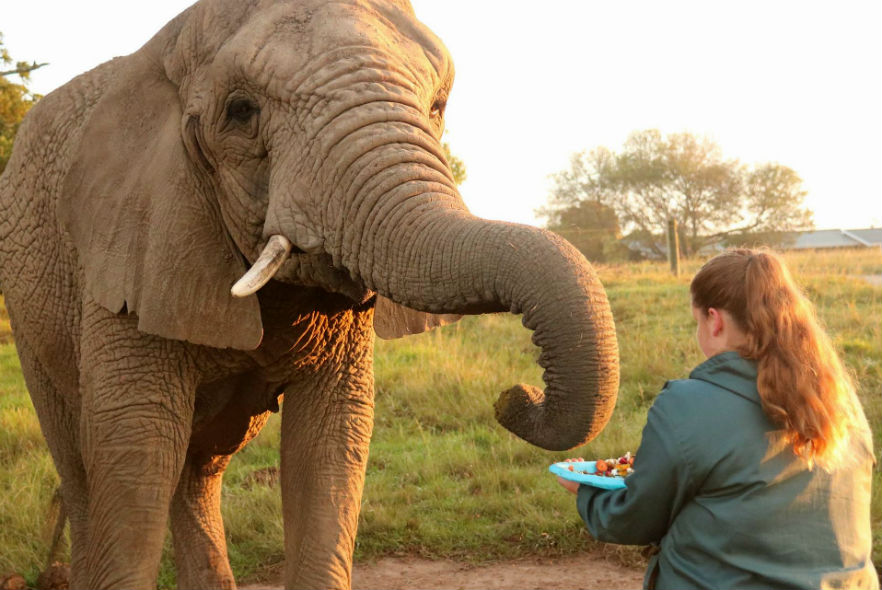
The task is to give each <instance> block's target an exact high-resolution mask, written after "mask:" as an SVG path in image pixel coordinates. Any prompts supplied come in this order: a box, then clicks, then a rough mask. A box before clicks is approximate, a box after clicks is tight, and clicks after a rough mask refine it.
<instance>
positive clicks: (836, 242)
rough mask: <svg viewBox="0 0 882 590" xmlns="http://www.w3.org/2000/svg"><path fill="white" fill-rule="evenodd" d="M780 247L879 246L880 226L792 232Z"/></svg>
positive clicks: (789, 248)
mask: <svg viewBox="0 0 882 590" xmlns="http://www.w3.org/2000/svg"><path fill="white" fill-rule="evenodd" d="M781 248H783V249H787V250H826V249H832V248H880V249H882V228H875V227H873V228H868V229H821V230H815V231H804V232H794V233H793V234H791V239H788V240H785V241H784V243H783V244H782V245H781Z"/></svg>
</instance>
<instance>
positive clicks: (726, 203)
mask: <svg viewBox="0 0 882 590" xmlns="http://www.w3.org/2000/svg"><path fill="white" fill-rule="evenodd" d="M552 180H553V186H552V190H551V194H550V196H549V205H548V207H546V208H543V209H540V210H538V213H539V214H541V215H544V216H545V217H547V218H548V226H549V228H551V227H552V226H556V225H559V224H560V220H561V219H562V218H563V216H564V214H565V211H567V210H568V209H571V208H574V207H578V206H579V204H580V203H583V202H596V203H600V204H603V205H606V206H608V207H610V208H611V209H612V210H613V211H614V212H615V214H616V216H617V217H618V222H619V223H620V224H621V226H622V228H623V229H625V230H626V231H628V232H629V234H630V235H631V236H644V240H645V243H644V244H643V246H644V248H647V249H649V250H652V251H654V252H655V253H656V254H659V255H663V254H664V250H665V246H664V243H665V241H664V239H662V236H663V235H664V232H665V228H666V227H667V223H668V220H669V219H675V220H677V221H678V225H679V227H680V236H679V237H680V245H681V249H682V251H683V253H684V254H686V255H689V254H694V253H696V252H698V251H699V250H700V249H701V248H703V247H705V246H707V245H709V244H712V243H721V242H726V241H727V240H728V241H730V242H731V241H735V240H743V239H744V237H745V236H746V235H753V234H756V233H762V234H763V235H764V236H766V238H767V239H768V238H771V237H774V236H781V235H784V234H785V232H788V231H793V230H797V229H804V228H808V227H811V226H812V221H811V213H810V212H809V211H807V210H806V209H804V208H803V201H804V198H805V195H806V192H805V191H804V190H803V189H802V179H800V178H799V176H798V175H797V174H796V173H795V172H794V171H793V170H791V169H790V168H787V167H786V166H781V165H780V164H775V163H765V164H759V165H756V166H753V167H751V166H745V165H742V164H741V163H739V162H738V161H737V160H733V159H726V158H724V157H723V155H722V151H721V150H720V148H719V146H717V145H716V144H715V143H714V142H712V141H710V140H709V139H707V138H699V137H696V136H694V135H692V134H690V133H676V134H672V135H669V136H667V137H665V136H664V135H662V134H661V133H660V132H659V131H658V130H655V129H650V130H646V131H639V132H635V133H632V134H631V135H630V136H629V137H628V139H627V140H626V142H625V144H624V145H623V148H622V150H621V152H619V153H613V152H611V151H610V150H608V149H606V148H602V147H601V148H596V149H594V150H592V151H591V152H588V153H587V154H586V153H585V152H582V153H579V154H575V155H574V156H573V159H572V161H571V163H570V169H569V170H566V171H564V172H560V173H558V174H555V175H553V176H552ZM646 236H654V237H653V238H649V239H647V238H646Z"/></svg>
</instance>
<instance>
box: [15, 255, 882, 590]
mask: <svg viewBox="0 0 882 590" xmlns="http://www.w3.org/2000/svg"><path fill="white" fill-rule="evenodd" d="M787 259H788V262H789V264H790V266H791V268H792V269H793V271H794V274H795V275H796V276H797V279H798V280H799V282H800V283H801V284H802V285H803V287H804V289H805V291H806V293H807V294H808V295H809V296H810V298H811V299H812V300H813V301H814V302H815V304H816V305H817V307H818V312H819V315H820V317H821V319H822V321H823V322H824V323H825V325H826V326H827V328H828V330H829V331H830V333H831V334H832V335H833V337H834V340H835V342H836V344H837V346H838V347H839V349H840V350H841V351H842V354H843V357H844V359H845V361H846V364H847V365H848V367H849V369H850V370H851V371H852V372H853V373H854V375H855V377H856V379H857V381H858V383H859V393H860V396H861V399H862V401H863V403H864V407H865V409H866V412H867V415H868V417H869V419H870V422H871V425H872V427H873V430H874V436H875V451H876V453H877V456H878V455H879V451H880V449H882V288H880V287H878V286H872V285H870V284H868V283H867V282H866V281H864V280H862V279H861V278H860V277H862V276H864V275H869V274H876V275H880V274H882V254H880V253H879V252H878V251H874V252H849V253H847V254H843V253H812V254H791V255H788V256H787ZM700 264H701V262H700V261H684V262H683V265H682V268H683V274H682V276H681V277H679V278H675V277H672V276H671V275H670V274H669V273H668V272H667V269H666V265H664V264H657V263H640V264H630V265H623V266H608V267H607V266H601V267H598V271H599V273H600V276H601V279H602V280H603V281H604V284H605V285H606V287H607V291H608V294H609V298H610V301H611V304H612V307H613V313H614V315H615V318H616V327H617V331H618V339H619V347H620V352H621V370H622V382H621V383H622V385H621V390H620V394H619V400H618V404H617V408H616V412H615V414H614V415H613V418H612V420H611V422H610V424H609V425H608V426H607V428H606V429H605V430H604V432H603V433H602V434H601V435H600V436H599V437H598V438H597V439H596V440H595V441H593V442H592V443H590V444H589V445H587V446H586V447H584V448H580V449H576V450H574V451H571V452H567V453H552V452H548V451H543V450H541V449H538V448H535V447H532V446H530V445H528V444H526V443H524V442H522V441H520V440H519V439H517V438H515V437H514V436H513V435H511V434H509V433H508V432H507V431H505V430H504V429H503V428H501V427H500V426H498V425H497V424H496V422H495V420H494V419H493V408H492V406H493V401H494V400H495V399H496V395H498V392H500V391H502V390H504V389H506V388H508V387H509V386H511V385H512V384H514V383H519V382H526V383H531V384H533V385H541V369H540V368H539V367H538V366H536V364H535V359H536V357H537V354H538V350H537V349H536V348H535V347H534V346H533V344H532V343H531V342H530V333H529V332H528V331H527V330H525V329H524V328H523V327H522V326H521V325H520V321H519V319H518V318H516V317H514V316H506V315H496V316H482V317H472V318H465V319H463V320H462V321H461V322H459V323H458V324H455V325H453V326H448V327H445V328H443V329H441V330H436V331H433V332H430V333H427V334H422V335H419V336H415V337H411V338H407V339H403V340H395V341H389V342H386V341H378V342H377V349H376V363H375V372H376V384H377V395H376V403H377V408H376V427H375V430H374V439H373V442H372V446H371V454H370V460H369V464H368V474H367V481H366V487H365V494H364V499H363V508H362V515H361V523H360V528H359V536H358V540H357V546H356V559H357V560H372V559H375V558H377V557H379V556H382V555H389V554H404V553H406V554H419V555H423V556H428V557H457V558H461V559H465V560H470V561H475V562H480V561H488V560H494V559H499V558H505V557H513V556H520V555H526V554H541V555H560V554H566V553H572V552H576V551H580V550H585V549H586V548H588V547H591V548H593V549H598V550H602V551H606V552H609V554H610V555H613V556H617V555H618V556H622V557H623V558H625V559H633V558H634V556H635V555H636V551H635V550H633V549H621V548H616V547H613V546H602V545H601V544H599V543H596V542H595V541H593V540H592V539H591V538H590V537H589V536H588V535H587V533H586V532H585V531H584V529H583V527H582V525H581V523H580V521H579V518H578V516H577V514H576V512H575V507H574V504H575V503H574V501H573V498H572V497H571V496H569V495H568V494H566V493H565V492H563V491H562V490H561V489H559V487H558V486H557V484H556V483H555V480H554V477H552V476H551V475H550V474H548V472H547V466H548V464H549V463H551V462H552V461H555V460H557V459H561V458H563V457H566V456H573V455H579V454H581V455H585V456H587V457H595V456H611V455H616V454H620V453H622V452H624V451H625V450H634V449H636V447H637V444H638V442H639V439H640V431H641V429H642V426H643V423H644V421H645V417H646V412H647V410H648V409H649V406H650V405H651V404H652V401H653V399H654V398H655V396H656V395H657V393H658V392H659V390H660V389H661V387H662V385H663V384H664V381H665V380H667V379H669V378H677V377H682V376H685V375H686V374H687V373H688V371H689V370H690V369H691V368H692V367H693V366H694V365H695V364H697V363H699V362H700V361H701V360H702V357H701V354H700V352H699V351H698V349H697V347H696V345H695V344H694V325H693V321H692V317H691V314H690V311H689V296H688V284H689V279H690V277H691V276H692V274H693V273H694V272H695V271H696V270H697V269H698V268H699V266H700ZM4 338H5V342H6V343H5V344H4V343H3V342H4ZM8 342H9V338H8V320H6V318H5V313H4V314H0V547H2V550H0V573H2V572H7V571H13V570H16V571H20V572H22V573H24V574H25V575H26V576H30V578H29V579H30V580H31V581H33V578H34V577H35V576H36V573H37V572H38V571H39V569H40V567H41V566H42V565H43V562H44V560H45V553H46V544H47V539H48V530H47V524H46V515H47V511H48V506H49V503H50V502H49V500H50V498H51V495H52V492H53V490H54V486H55V484H56V480H57V478H56V476H55V474H54V470H53V468H52V464H51V461H50V460H49V458H48V454H47V451H46V448H45V444H44V443H43V440H42V437H41V435H40V432H39V428H38V426H37V423H36V419H35V418H34V415H33V410H32V408H31V405H30V401H29V399H28V397H27V394H26V392H25V390H24V385H23V382H22V379H21V375H20V372H19V369H18V364H17V358H16V356H15V352H14V349H13V347H12V345H11V344H9V343H8ZM278 443H279V421H278V417H277V416H274V417H273V420H271V421H270V423H269V424H268V425H267V427H266V428H265V429H264V432H263V433H261V435H260V436H259V437H258V438H257V439H256V440H255V441H253V442H252V443H251V444H250V445H249V446H248V447H247V448H246V449H244V450H243V451H242V452H241V453H239V455H237V456H236V457H235V458H234V460H233V462H232V463H231V465H230V468H229V470H228V472H227V475H226V477H225V483H224V518H225V522H226V526H227V536H228V539H229V547H230V559H231V562H232V565H233V569H234V571H235V572H236V573H237V576H239V577H240V579H242V578H250V579H256V578H259V577H261V576H266V575H271V572H273V571H275V570H276V569H277V568H278V566H279V564H280V563H281V562H282V560H283V555H282V524H281V502H280V497H279V496H280V494H279V489H278V487H277V486H272V485H266V484H263V483H261V481H263V480H265V479H266V478H265V477H262V476H265V475H266V474H267V473H271V472H272V470H273V469H274V468H275V467H276V466H277V465H278V460H279V459H278ZM880 491H882V471H880V470H879V469H877V470H876V472H875V473H874V488H873V500H872V521H873V523H872V526H873V531H874V549H875V552H874V561H875V562H876V564H877V568H878V567H879V566H880V565H882V493H880ZM160 581H161V585H162V586H164V587H170V586H173V584H174V574H173V568H172V567H171V565H170V553H169V552H168V551H167V552H166V559H165V560H164V563H163V566H162V572H161V578H160Z"/></svg>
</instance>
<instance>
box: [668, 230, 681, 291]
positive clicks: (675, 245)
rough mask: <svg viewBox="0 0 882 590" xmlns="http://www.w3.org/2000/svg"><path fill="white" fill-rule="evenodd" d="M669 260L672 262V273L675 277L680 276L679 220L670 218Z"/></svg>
mask: <svg viewBox="0 0 882 590" xmlns="http://www.w3.org/2000/svg"><path fill="white" fill-rule="evenodd" d="M668 261H669V262H670V263H671V273H673V275H674V276H675V277H679V276H680V238H679V236H678V235H677V220H676V219H668Z"/></svg>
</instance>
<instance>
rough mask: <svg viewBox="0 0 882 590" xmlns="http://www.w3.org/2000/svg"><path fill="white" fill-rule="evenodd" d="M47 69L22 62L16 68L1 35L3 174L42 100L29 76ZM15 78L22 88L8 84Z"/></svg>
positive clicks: (0, 142) (0, 169) (0, 144)
mask: <svg viewBox="0 0 882 590" xmlns="http://www.w3.org/2000/svg"><path fill="white" fill-rule="evenodd" d="M44 65H46V64H38V63H36V62H32V63H30V64H28V63H27V62H23V61H20V62H15V63H14V65H13V60H12V57H10V55H9V52H8V51H7V49H6V47H5V46H4V45H3V33H0V68H2V70H0V174H2V173H3V170H5V169H6V162H8V161H9V156H10V155H11V154H12V142H13V140H14V139H15V134H16V132H17V131H18V127H19V125H21V121H22V119H23V118H24V116H25V113H27V112H28V111H29V110H30V108H31V107H32V106H33V105H34V103H35V102H36V101H37V99H39V98H40V97H39V96H38V95H35V94H32V93H31V92H30V91H29V90H28V88H27V86H26V84H27V82H28V80H29V79H30V73H31V72H32V71H34V70H36V69H37V68H40V67H42V66H44ZM13 75H16V76H18V77H19V79H20V80H21V83H20V84H16V83H15V82H12V81H11V80H9V76H13Z"/></svg>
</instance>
